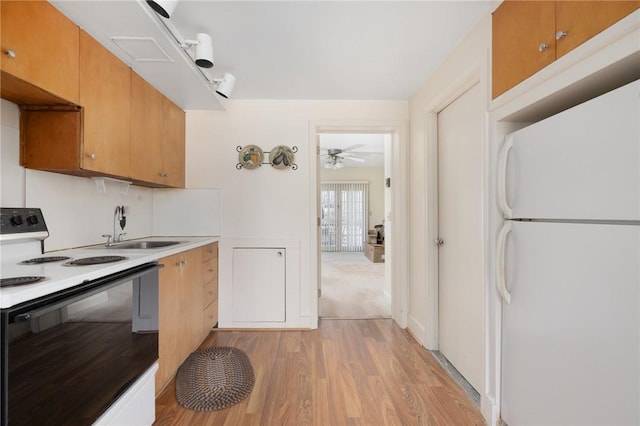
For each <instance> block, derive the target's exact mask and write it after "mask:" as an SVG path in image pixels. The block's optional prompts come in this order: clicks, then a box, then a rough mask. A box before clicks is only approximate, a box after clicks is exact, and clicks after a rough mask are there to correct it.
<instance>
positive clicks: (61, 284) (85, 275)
mask: <svg viewBox="0 0 640 426" xmlns="http://www.w3.org/2000/svg"><path fill="white" fill-rule="evenodd" d="M140 240H144V241H180V243H179V244H175V245H171V246H166V247H160V248H152V249H121V248H118V245H114V246H112V247H105V246H104V245H103V244H101V245H96V246H89V247H80V248H74V249H67V250H57V251H51V252H46V253H45V254H44V255H43V256H69V257H71V258H72V259H79V258H84V257H92V256H124V257H126V258H127V259H126V260H122V261H119V262H114V263H105V264H100V265H86V266H62V264H63V263H64V262H52V263H43V264H38V265H20V264H18V262H14V261H12V262H4V261H3V262H2V265H1V268H0V277H1V278H9V277H18V276H44V277H46V280H44V281H40V282H38V283H34V284H26V285H21V286H15V287H5V288H1V289H0V308H9V307H11V306H14V305H17V304H19V303H22V302H26V301H28V300H32V299H36V298H38V297H42V296H46V295H47V294H51V293H55V292H57V291H60V290H64V289H67V288H70V287H73V286H76V285H79V284H82V283H83V282H85V281H92V280H95V279H98V278H101V277H104V276H106V275H111V274H115V273H117V272H120V271H124V270H126V269H129V268H133V267H135V266H139V265H142V264H144V263H148V262H155V261H157V260H159V259H161V258H163V257H167V256H171V255H174V254H177V253H180V252H183V251H187V250H191V249H194V248H197V247H201V246H204V245H206V244H209V243H212V242H216V241H218V240H219V238H218V237H147V238H139V239H136V240H126V241H123V244H124V243H128V242H133V241H140ZM22 260H26V259H22ZM70 260H71V259H70Z"/></svg>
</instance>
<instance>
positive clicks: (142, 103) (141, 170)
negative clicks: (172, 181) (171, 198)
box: [130, 71, 165, 183]
mask: <svg viewBox="0 0 640 426" xmlns="http://www.w3.org/2000/svg"><path fill="white" fill-rule="evenodd" d="M162 127H163V124H162V94H161V93H160V92H158V91H157V90H156V89H155V88H154V87H153V86H151V85H150V84H149V83H147V82H146V81H145V80H144V79H143V78H142V77H140V76H139V75H138V74H136V73H135V72H133V71H132V72H131V147H130V152H131V177H132V178H133V179H136V180H141V181H145V182H152V183H162V180H163V179H162V178H161V175H160V174H161V172H162V157H163V149H162V138H164V137H165V136H164V135H163V129H162Z"/></svg>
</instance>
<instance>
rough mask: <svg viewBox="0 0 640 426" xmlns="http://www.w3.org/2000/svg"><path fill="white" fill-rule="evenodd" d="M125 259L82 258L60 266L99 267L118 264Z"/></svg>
mask: <svg viewBox="0 0 640 426" xmlns="http://www.w3.org/2000/svg"><path fill="white" fill-rule="evenodd" d="M126 259H127V258H126V257H124V256H93V257H83V258H81V259H76V260H72V261H70V262H65V263H63V264H62V266H85V265H99V264H101V263H112V262H119V261H121V260H126Z"/></svg>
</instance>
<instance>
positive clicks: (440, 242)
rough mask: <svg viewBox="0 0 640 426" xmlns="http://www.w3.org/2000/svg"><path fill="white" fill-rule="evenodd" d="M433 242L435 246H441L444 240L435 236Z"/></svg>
mask: <svg viewBox="0 0 640 426" xmlns="http://www.w3.org/2000/svg"><path fill="white" fill-rule="evenodd" d="M435 244H436V246H437V247H442V246H443V245H444V240H443V239H442V238H436V242H435Z"/></svg>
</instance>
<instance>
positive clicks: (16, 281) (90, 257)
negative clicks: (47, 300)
mask: <svg viewBox="0 0 640 426" xmlns="http://www.w3.org/2000/svg"><path fill="white" fill-rule="evenodd" d="M48 236H49V232H48V229H47V226H46V223H45V220H44V217H43V215H42V212H41V210H40V209H37V208H2V209H0V279H1V281H0V308H9V307H11V306H14V305H16V304H19V303H23V302H26V301H29V300H32V299H36V298H39V297H42V296H46V295H48V294H51V293H55V292H58V291H61V290H64V289H67V288H70V287H73V286H78V285H81V284H83V283H86V282H90V281H94V280H96V279H99V278H102V277H105V276H108V275H111V274H114V273H118V272H120V271H123V270H125V269H129V268H132V267H136V266H139V265H142V264H144V263H148V262H153V261H155V260H156V257H155V256H153V255H152V254H151V253H136V252H131V253H127V254H126V256H123V255H120V253H118V254H115V253H113V251H112V250H108V249H107V248H106V247H105V248H103V249H100V248H76V249H68V250H60V251H56V252H50V253H44V240H45V239H46V238H47V237H48Z"/></svg>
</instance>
